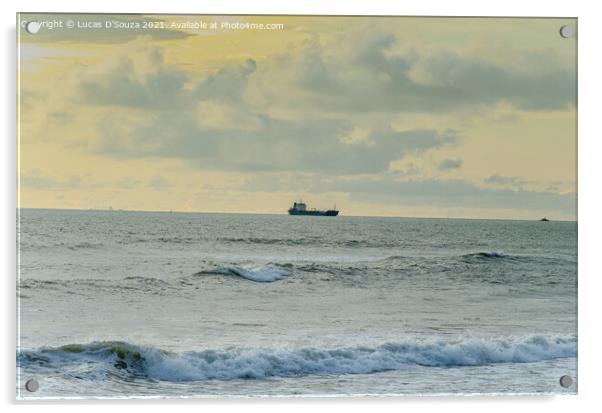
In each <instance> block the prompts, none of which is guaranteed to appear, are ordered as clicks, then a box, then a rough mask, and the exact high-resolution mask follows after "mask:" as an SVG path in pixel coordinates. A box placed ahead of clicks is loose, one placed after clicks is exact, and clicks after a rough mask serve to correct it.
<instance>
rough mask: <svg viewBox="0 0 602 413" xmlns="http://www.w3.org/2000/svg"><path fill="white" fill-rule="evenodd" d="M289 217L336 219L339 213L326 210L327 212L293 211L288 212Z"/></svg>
mask: <svg viewBox="0 0 602 413" xmlns="http://www.w3.org/2000/svg"><path fill="white" fill-rule="evenodd" d="M288 214H289V215H309V216H313V217H336V216H337V215H339V211H335V210H328V211H295V210H293V209H289V210H288Z"/></svg>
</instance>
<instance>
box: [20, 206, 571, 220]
mask: <svg viewBox="0 0 602 413" xmlns="http://www.w3.org/2000/svg"><path fill="white" fill-rule="evenodd" d="M16 209H17V210H21V209H35V210H53V211H83V212H88V211H91V212H146V213H166V214H237V215H285V216H288V214H287V213H279V212H214V211H178V210H144V209H124V208H40V207H37V208H36V207H17V208H16ZM338 216H339V217H350V218H404V219H458V220H490V221H527V222H533V221H535V222H537V221H540V220H541V219H542V218H548V216H544V217H541V218H533V219H527V218H478V217H449V216H447V217H444V216H429V217H423V216H402V215H338ZM331 218H334V217H331ZM548 219H549V220H550V221H554V222H578V219H577V217H575V219H550V218H548Z"/></svg>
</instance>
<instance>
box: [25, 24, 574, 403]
mask: <svg viewBox="0 0 602 413" xmlns="http://www.w3.org/2000/svg"><path fill="white" fill-rule="evenodd" d="M17 37H18V39H17V42H18V70H17V82H18V97H17V105H18V106H17V113H18V124H17V128H18V136H17V139H18V144H17V148H18V153H17V157H18V161H17V162H18V171H17V176H18V194H17V218H18V219H17V237H18V238H17V253H18V257H17V260H18V261H17V262H18V268H17V315H18V334H17V339H18V342H17V348H16V363H17V383H16V391H17V397H18V398H23V399H30V398H124V397H125V398H143V397H170V398H176V397H232V396H239V397H240V396H243V397H244V396H316V395H320V396H333V395H336V396H349V395H425V394H426V395H431V394H437V395H440V394H446V395H449V394H451V395H463V394H574V393H576V392H577V371H576V370H577V368H576V365H577V311H576V308H577V210H576V202H577V176H576V168H577V155H576V147H577V131H576V121H577V100H576V99H577V97H576V83H577V72H576V67H577V19H575V18H520V17H505V18H499V17H498V18H487V17H483V18H458V17H394V16H380V17H375V16H372V17H371V16H353V17H352V16H290V15H289V16H281V15H267V16H249V15H244V16H243V15H241V16H235V15H227V16H217V15H137V14H136V15H108V14H87V15H84V14H35V13H21V14H19V15H18V16H17ZM561 378H562V379H561Z"/></svg>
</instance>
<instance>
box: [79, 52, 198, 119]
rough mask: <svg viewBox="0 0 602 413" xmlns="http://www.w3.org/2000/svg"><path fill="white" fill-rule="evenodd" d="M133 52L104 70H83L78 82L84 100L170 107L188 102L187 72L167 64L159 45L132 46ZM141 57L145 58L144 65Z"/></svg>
mask: <svg viewBox="0 0 602 413" xmlns="http://www.w3.org/2000/svg"><path fill="white" fill-rule="evenodd" d="M132 49H133V50H132V54H134V56H129V55H128V56H121V57H120V58H119V59H117V60H116V61H115V62H111V63H110V64H109V66H108V67H107V68H105V69H104V70H103V71H101V73H98V72H96V71H94V70H91V71H90V72H89V73H84V74H83V76H82V79H81V81H80V83H79V92H80V95H81V97H80V99H81V101H83V102H85V103H87V104H97V105H105V106H126V107H132V108H136V109H153V108H155V109H168V108H174V107H182V106H183V105H185V104H188V103H189V101H190V100H189V98H188V97H187V93H186V92H185V91H184V86H185V84H186V81H187V79H188V76H187V75H186V74H185V73H184V72H183V71H182V70H181V69H180V68H179V67H177V66H175V65H168V64H166V63H165V62H164V60H163V53H162V50H161V49H160V48H157V47H144V46H139V47H136V46H133V47H132ZM138 59H141V60H144V61H145V63H146V65H144V67H143V68H141V67H139V66H141V63H140V62H139V61H138Z"/></svg>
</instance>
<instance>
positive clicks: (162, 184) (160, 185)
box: [148, 176, 173, 191]
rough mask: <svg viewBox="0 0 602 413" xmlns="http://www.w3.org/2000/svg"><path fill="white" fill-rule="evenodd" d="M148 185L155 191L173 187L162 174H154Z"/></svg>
mask: <svg viewBox="0 0 602 413" xmlns="http://www.w3.org/2000/svg"><path fill="white" fill-rule="evenodd" d="M148 186H150V187H151V188H153V189H154V190H155V191H164V190H166V189H169V188H171V187H172V186H173V184H172V183H171V182H170V181H169V180H167V179H165V178H164V177H162V176H153V177H152V178H151V179H150V181H149V182H148Z"/></svg>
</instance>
